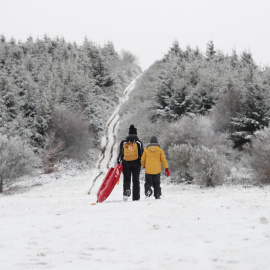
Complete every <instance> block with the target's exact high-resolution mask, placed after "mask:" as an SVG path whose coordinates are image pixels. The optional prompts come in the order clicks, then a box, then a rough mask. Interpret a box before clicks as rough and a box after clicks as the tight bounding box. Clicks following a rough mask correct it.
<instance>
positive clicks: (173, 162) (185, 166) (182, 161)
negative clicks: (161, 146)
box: [168, 144, 194, 183]
mask: <svg viewBox="0 0 270 270" xmlns="http://www.w3.org/2000/svg"><path fill="white" fill-rule="evenodd" d="M193 154H194V148H193V147H192V146H191V145H188V144H180V145H178V144H174V145H171V146H170V147H169V149H168V157H169V159H170V170H171V171H172V172H173V173H174V174H176V175H175V180H176V182H187V183H191V182H192V180H193V177H192V175H191V170H190V161H191V158H192V156H193Z"/></svg>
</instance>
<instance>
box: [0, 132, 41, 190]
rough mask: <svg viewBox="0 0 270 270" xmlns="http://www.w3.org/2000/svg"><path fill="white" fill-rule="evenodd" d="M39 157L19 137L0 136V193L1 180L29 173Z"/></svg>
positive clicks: (37, 162)
mask: <svg viewBox="0 0 270 270" xmlns="http://www.w3.org/2000/svg"><path fill="white" fill-rule="evenodd" d="M39 163H40V159H39V157H38V156H36V155H35V154H34V152H33V151H32V149H31V148H30V147H29V146H28V145H27V144H26V143H24V142H22V140H21V138H19V137H13V138H10V139H8V138H7V137H6V136H0V193H1V192H2V191H3V182H4V180H5V182H8V181H12V180H13V179H15V178H18V177H20V176H22V175H24V174H28V173H31V172H32V171H33V169H34V168H35V167H36V166H38V165H39Z"/></svg>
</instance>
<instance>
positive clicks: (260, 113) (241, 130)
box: [231, 84, 270, 149]
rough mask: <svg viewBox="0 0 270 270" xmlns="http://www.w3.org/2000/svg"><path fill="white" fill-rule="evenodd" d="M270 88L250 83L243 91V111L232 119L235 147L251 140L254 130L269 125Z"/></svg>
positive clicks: (239, 146) (240, 146)
mask: <svg viewBox="0 0 270 270" xmlns="http://www.w3.org/2000/svg"><path fill="white" fill-rule="evenodd" d="M269 90H270V89H269V86H260V85H258V84H249V85H248V86H247V88H246V89H245V91H244V92H243V93H242V98H241V109H240V110H241V112H240V113H238V114H237V117H234V118H232V121H231V123H232V125H233V126H234V127H235V132H233V133H232V135H231V138H232V140H233V142H234V147H235V148H239V149H242V147H243V145H244V144H245V143H247V142H250V140H251V138H252V136H253V134H254V132H256V131H257V130H260V129H263V128H264V127H267V126H268V125H269V120H270V114H269V112H270V102H269V95H270V91H269Z"/></svg>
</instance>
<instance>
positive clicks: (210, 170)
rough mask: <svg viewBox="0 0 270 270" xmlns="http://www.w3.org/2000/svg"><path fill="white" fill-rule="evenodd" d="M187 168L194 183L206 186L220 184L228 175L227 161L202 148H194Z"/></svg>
mask: <svg viewBox="0 0 270 270" xmlns="http://www.w3.org/2000/svg"><path fill="white" fill-rule="evenodd" d="M189 166H190V170H191V172H192V174H193V175H194V178H195V183H198V184H202V185H206V186H215V185H218V184H222V183H224V182H225V181H226V179H227V177H228V176H229V174H230V169H229V164H228V162H227V160H226V159H225V158H224V157H222V156H220V155H218V153H217V151H216V150H215V149H208V148H206V147H204V146H201V147H198V146H197V147H195V149H194V153H193V155H192V157H191V160H190V163H189Z"/></svg>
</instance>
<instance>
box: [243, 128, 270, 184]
mask: <svg viewBox="0 0 270 270" xmlns="http://www.w3.org/2000/svg"><path fill="white" fill-rule="evenodd" d="M254 135H255V136H254V137H253V138H252V140H251V147H250V154H251V157H250V166H251V167H252V169H253V170H254V173H255V177H256V178H257V181H258V182H260V183H262V184H269V183H270V158H269V157H270V128H265V129H263V130H260V131H257V132H255V134H254ZM246 149H247V147H246Z"/></svg>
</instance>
